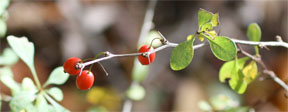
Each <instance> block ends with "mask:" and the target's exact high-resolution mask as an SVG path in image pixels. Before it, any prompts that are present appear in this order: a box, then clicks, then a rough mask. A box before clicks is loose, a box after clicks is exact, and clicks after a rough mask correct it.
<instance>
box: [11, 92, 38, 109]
mask: <svg viewBox="0 0 288 112" xmlns="http://www.w3.org/2000/svg"><path fill="white" fill-rule="evenodd" d="M35 98H36V95H35V93H33V92H30V91H22V92H19V93H18V94H17V95H15V96H14V97H13V98H12V100H11V101H10V103H9V105H10V107H11V110H12V111H14V112H20V111H22V110H27V107H28V106H29V105H30V104H32V102H33V101H34V100H35ZM27 111H28V110H27Z"/></svg>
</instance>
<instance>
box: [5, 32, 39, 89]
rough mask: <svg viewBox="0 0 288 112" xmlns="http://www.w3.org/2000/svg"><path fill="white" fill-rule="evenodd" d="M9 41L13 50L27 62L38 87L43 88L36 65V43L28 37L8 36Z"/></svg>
mask: <svg viewBox="0 0 288 112" xmlns="http://www.w3.org/2000/svg"><path fill="white" fill-rule="evenodd" d="M7 41H8V43H9V45H10V46H11V48H12V49H13V51H14V52H15V53H16V54H17V55H18V57H20V59H22V60H23V62H24V63H26V64H27V66H28V67H29V69H30V70H31V72H32V75H33V78H34V80H35V81H36V84H37V87H38V88H41V87H40V86H41V85H40V82H39V79H38V76H37V74H36V70H35V67H34V44H33V43H32V42H29V41H28V39H27V38H26V37H20V38H18V37H15V36H8V37H7Z"/></svg>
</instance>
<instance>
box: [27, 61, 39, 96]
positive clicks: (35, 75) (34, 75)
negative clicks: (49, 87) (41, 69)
mask: <svg viewBox="0 0 288 112" xmlns="http://www.w3.org/2000/svg"><path fill="white" fill-rule="evenodd" d="M28 67H30V66H28ZM30 70H31V72H32V75H33V78H34V80H35V82H36V85H37V88H38V89H39V90H41V84H40V81H39V79H38V76H37V73H36V70H35V66H34V64H33V65H32V66H31V67H30Z"/></svg>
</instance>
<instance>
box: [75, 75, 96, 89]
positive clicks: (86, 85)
mask: <svg viewBox="0 0 288 112" xmlns="http://www.w3.org/2000/svg"><path fill="white" fill-rule="evenodd" d="M93 83H94V75H93V73H92V72H91V71H88V70H84V71H82V73H81V74H80V75H78V77H77V79H76V84H77V87H78V88H79V89H81V90H87V89H90V88H91V87H92V86H93Z"/></svg>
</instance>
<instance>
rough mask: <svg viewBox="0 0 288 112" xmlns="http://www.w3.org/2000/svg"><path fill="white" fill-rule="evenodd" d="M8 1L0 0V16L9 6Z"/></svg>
mask: <svg viewBox="0 0 288 112" xmlns="http://www.w3.org/2000/svg"><path fill="white" fill-rule="evenodd" d="M9 2H10V1H9V0H0V16H2V15H3V13H4V12H5V10H6V9H7V7H8V6H9Z"/></svg>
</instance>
